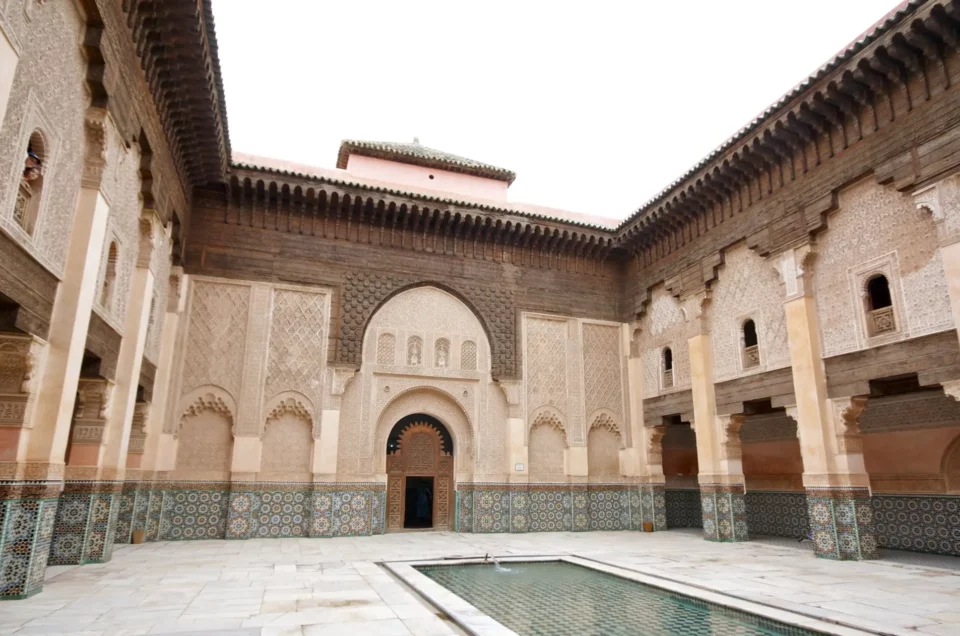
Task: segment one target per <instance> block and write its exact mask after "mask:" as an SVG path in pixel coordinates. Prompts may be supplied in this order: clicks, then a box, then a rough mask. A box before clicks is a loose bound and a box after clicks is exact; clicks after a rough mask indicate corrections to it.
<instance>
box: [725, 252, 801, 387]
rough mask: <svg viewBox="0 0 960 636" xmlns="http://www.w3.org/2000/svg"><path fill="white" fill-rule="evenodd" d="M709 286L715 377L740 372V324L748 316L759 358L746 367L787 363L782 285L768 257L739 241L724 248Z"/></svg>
mask: <svg viewBox="0 0 960 636" xmlns="http://www.w3.org/2000/svg"><path fill="white" fill-rule="evenodd" d="M711 290H712V293H711V301H710V308H709V311H708V312H707V321H708V329H709V333H710V342H711V344H712V346H713V373H714V378H715V380H716V381H718V382H719V381H722V380H728V379H731V378H734V377H737V376H740V375H742V374H743V371H741V368H742V329H743V323H744V322H745V321H746V320H747V319H748V318H749V319H752V320H753V321H754V323H755V325H756V328H757V337H758V342H759V344H760V362H761V364H760V366H759V367H754V368H752V369H748V370H747V371H748V372H756V371H757V370H772V369H779V368H782V367H786V366H789V364H790V348H789V343H788V341H787V325H786V316H785V314H784V311H783V303H782V302H780V298H781V297H782V295H783V292H782V285H781V283H780V279H779V276H778V275H777V272H776V270H775V269H774V268H773V266H772V265H771V264H770V263H768V262H767V261H766V260H765V259H763V258H761V257H760V256H757V254H756V253H755V252H754V251H753V250H750V249H748V248H747V246H746V244H744V243H738V244H737V245H735V246H733V247H731V248H729V249H727V250H726V251H725V252H724V265H723V267H722V268H721V269H720V271H719V274H718V277H717V280H716V282H715V283H714V284H713V286H712V287H711Z"/></svg>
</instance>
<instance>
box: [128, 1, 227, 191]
mask: <svg viewBox="0 0 960 636" xmlns="http://www.w3.org/2000/svg"><path fill="white" fill-rule="evenodd" d="M211 1H212V0H163V2H159V1H158V0H126V1H125V2H123V10H124V12H125V13H126V18H127V24H128V25H129V27H130V29H131V32H132V36H133V41H134V43H135V44H136V51H137V54H138V55H139V56H140V66H141V67H142V68H143V70H144V73H145V75H146V80H147V83H148V84H149V88H150V94H151V96H152V97H153V101H154V103H155V104H156V106H157V111H158V112H159V114H160V121H161V123H162V125H163V128H164V132H165V133H166V136H167V140H168V142H169V143H170V147H171V149H172V151H173V153H174V156H175V157H176V158H177V161H178V162H179V163H181V164H182V166H183V168H184V170H185V172H186V175H187V178H188V179H189V180H190V181H191V182H192V183H193V184H194V185H201V184H205V183H210V182H222V181H223V179H224V178H225V175H226V172H227V166H228V164H229V161H230V137H229V134H228V131H227V108H226V100H225V99H224V94H223V80H222V78H221V74H220V59H219V56H218V52H217V36H216V33H215V31H214V24H213V8H212V6H211Z"/></svg>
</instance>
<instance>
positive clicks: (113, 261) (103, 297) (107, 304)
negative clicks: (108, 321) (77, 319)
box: [100, 241, 119, 312]
mask: <svg viewBox="0 0 960 636" xmlns="http://www.w3.org/2000/svg"><path fill="white" fill-rule="evenodd" d="M118 256H119V254H118V250H117V243H116V241H110V250H109V251H108V252H107V271H106V273H105V274H104V275H103V290H102V291H101V292H100V304H101V305H103V308H104V309H106V310H107V311H111V312H112V311H113V296H114V287H116V285H117V260H118Z"/></svg>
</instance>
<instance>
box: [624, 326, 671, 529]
mask: <svg viewBox="0 0 960 636" xmlns="http://www.w3.org/2000/svg"><path fill="white" fill-rule="evenodd" d="M622 335H623V338H624V339H625V340H626V346H625V347H624V349H625V350H626V351H629V356H628V357H627V365H626V368H627V407H628V411H629V418H630V422H629V426H630V440H631V446H630V447H629V448H626V449H624V450H623V451H621V454H620V467H621V472H622V473H623V474H624V475H625V476H626V477H628V478H630V479H631V480H635V481H636V484H637V485H636V488H635V489H634V488H632V487H631V493H630V518H631V524H630V525H631V528H632V529H634V530H642V529H643V524H644V523H645V522H649V523H650V524H652V527H653V530H654V531H659V530H666V529H667V508H666V506H667V503H666V491H665V489H664V483H665V479H664V476H663V446H662V441H663V435H664V433H665V432H666V428H665V427H664V426H662V425H661V426H649V427H648V426H645V425H644V419H643V360H642V358H641V357H640V349H639V336H640V334H639V330H637V331H634V332H633V333H631V329H630V327H629V326H628V325H624V328H623V334H622Z"/></svg>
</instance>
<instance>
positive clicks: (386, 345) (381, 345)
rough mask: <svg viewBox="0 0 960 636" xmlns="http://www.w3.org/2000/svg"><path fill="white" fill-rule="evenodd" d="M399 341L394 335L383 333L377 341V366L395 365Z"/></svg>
mask: <svg viewBox="0 0 960 636" xmlns="http://www.w3.org/2000/svg"><path fill="white" fill-rule="evenodd" d="M396 349H397V339H396V337H395V336H394V335H393V334H392V333H389V332H388V333H382V334H380V337H379V338H378V339H377V364H394V361H395V359H396V355H397V352H396Z"/></svg>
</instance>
